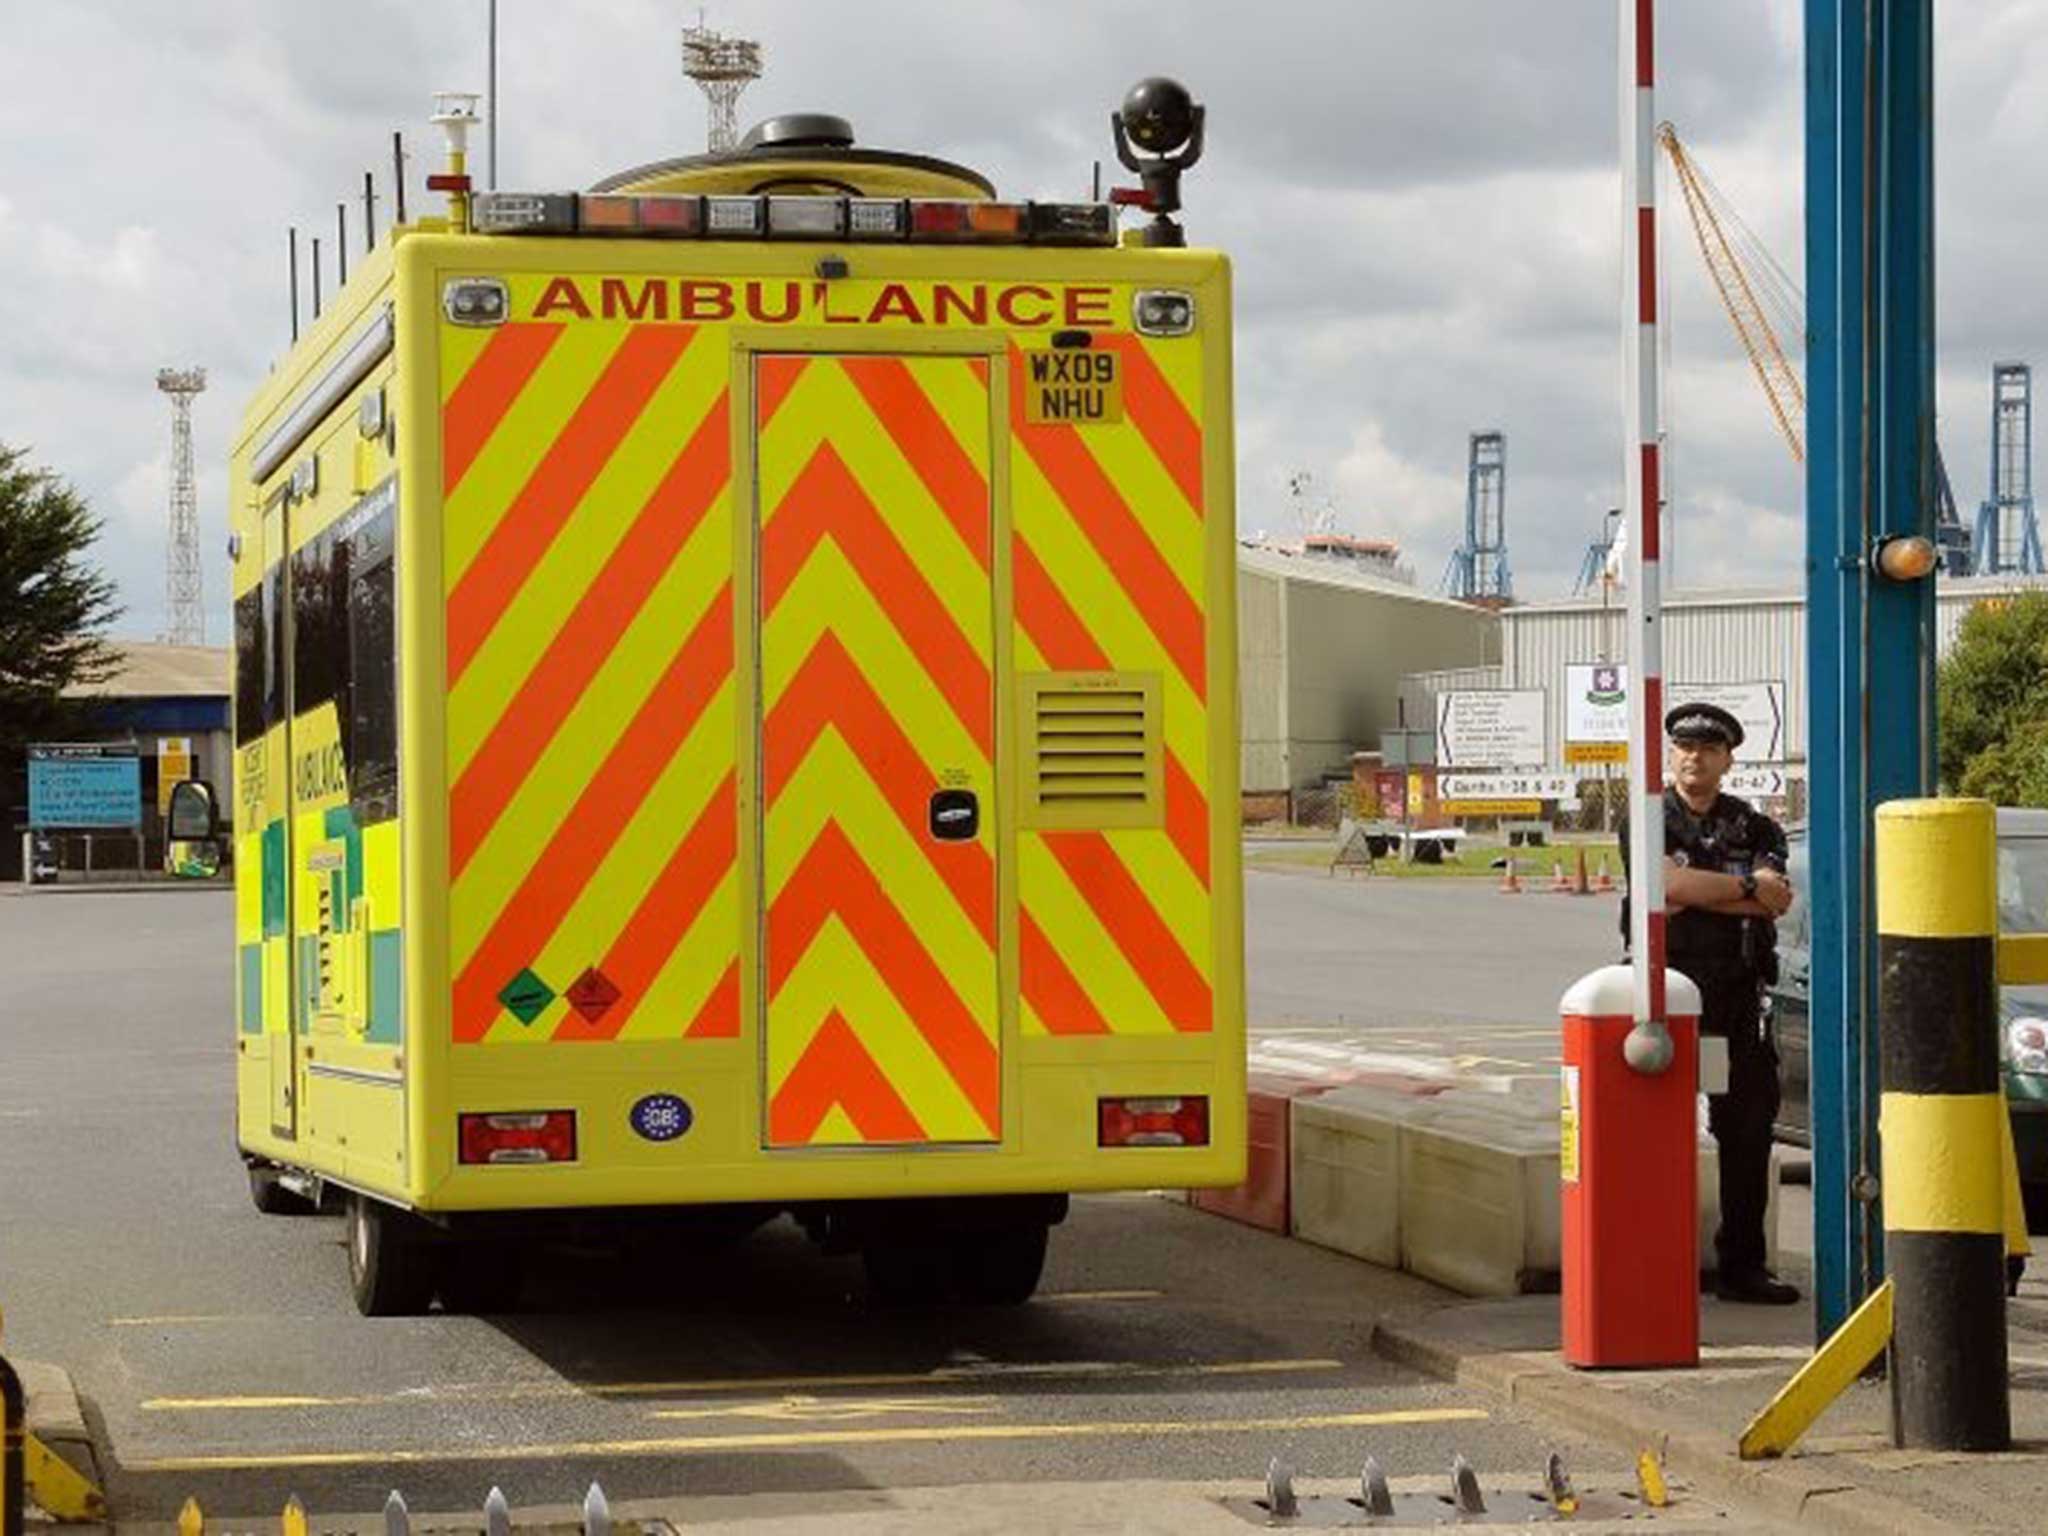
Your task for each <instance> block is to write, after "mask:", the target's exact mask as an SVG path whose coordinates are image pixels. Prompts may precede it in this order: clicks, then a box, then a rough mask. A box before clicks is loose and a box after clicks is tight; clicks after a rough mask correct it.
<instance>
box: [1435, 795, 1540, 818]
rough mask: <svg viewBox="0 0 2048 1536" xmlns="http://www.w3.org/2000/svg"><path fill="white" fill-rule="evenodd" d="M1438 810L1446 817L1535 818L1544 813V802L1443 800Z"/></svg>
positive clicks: (1497, 799) (1498, 799) (1493, 799)
mask: <svg viewBox="0 0 2048 1536" xmlns="http://www.w3.org/2000/svg"><path fill="white" fill-rule="evenodd" d="M1437 809H1438V810H1440V811H1442V812H1443V813H1444V814H1445V815H1446V816H1535V815H1538V814H1540V813H1541V812H1542V810H1543V802H1542V801H1541V800H1509V799H1500V798H1487V799H1473V800H1443V801H1439V802H1438V803H1437Z"/></svg>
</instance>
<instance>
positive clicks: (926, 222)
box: [910, 201, 968, 235]
mask: <svg viewBox="0 0 2048 1536" xmlns="http://www.w3.org/2000/svg"><path fill="white" fill-rule="evenodd" d="M967 228H968V226H967V205H966V204H965V203H938V202H923V201H917V202H913V203H912V204H911V205H910V232H911V233H912V234H913V235H964V234H966V233H967Z"/></svg>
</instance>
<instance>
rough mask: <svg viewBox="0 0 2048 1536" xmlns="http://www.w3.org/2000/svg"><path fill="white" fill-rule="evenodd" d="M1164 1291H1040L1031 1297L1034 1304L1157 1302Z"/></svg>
mask: <svg viewBox="0 0 2048 1536" xmlns="http://www.w3.org/2000/svg"><path fill="white" fill-rule="evenodd" d="M1165 1294H1166V1292H1164V1291H1042V1292H1040V1293H1039V1294H1038V1295H1036V1296H1034V1297H1032V1298H1031V1299H1032V1300H1033V1301H1034V1302H1037V1303H1038V1304H1039V1305H1041V1306H1043V1305H1044V1304H1045V1303H1047V1302H1049V1301H1051V1302H1064V1303H1067V1304H1070V1305H1071V1304H1073V1303H1077V1302H1087V1301H1157V1300H1158V1299H1159V1298H1160V1297H1162V1296H1164V1295H1165Z"/></svg>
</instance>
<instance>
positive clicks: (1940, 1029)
mask: <svg viewBox="0 0 2048 1536" xmlns="http://www.w3.org/2000/svg"><path fill="white" fill-rule="evenodd" d="M1997 857H1998V855H1997V831H1996V821H1995V818H1994V814H1993V811H1992V808H1991V806H1990V804H1989V803H1988V802H1986V801H1983V800H1894V801H1891V802H1889V803H1887V804H1885V805H1883V806H1880V807H1879V808H1878V812H1877V945H1878V997H1877V1012H1878V1028H1879V1060H1880V1062H1881V1063H1882V1066H1881V1076H1880V1078H1879V1082H1880V1084H1881V1085H1882V1087H1883V1091H1884V1102H1883V1108H1882V1110H1881V1112H1880V1117H1879V1120H1878V1134H1879V1139H1880V1141H1881V1143H1882V1146H1883V1167H1882V1175H1881V1176H1882V1185H1881V1188H1882V1191H1883V1199H1884V1230H1885V1239H1884V1240H1885V1263H1886V1268H1887V1269H1888V1270H1889V1271H1890V1273H1891V1276H1892V1283H1893V1288H1894V1293H1895V1295H1894V1302H1893V1308H1894V1310H1893V1327H1892V1356H1891V1374H1892V1404H1893V1411H1892V1437H1893V1439H1894V1440H1895V1441H1896V1442H1897V1443H1898V1444H1899V1445H1902V1446H1912V1447H1916V1448H1926V1449H1940V1450H1958V1451H2002V1450H2005V1449H2006V1448H2007V1447H2008V1446H2010V1445H2011V1443H2012V1406H2011V1399H2010V1396H2009V1393H2008V1387H2007V1382H2006V1341H2005V1236H2004V1233H2005V1206H2004V1199H2005V1186H2004V1165H2003V1162H2002V1157H2003V1142H2002V1140H2001V1122H2002V1121H2003V1119H2004V1116H2005V1106H2004V1101H2003V1099H2002V1098H2001V1097H2000V1095H1999V1091H1998V1076H1999V1068H1998V985H1997V963H1998V950H1997V946H1998V876H1997Z"/></svg>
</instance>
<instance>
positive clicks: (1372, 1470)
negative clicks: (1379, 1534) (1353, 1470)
mask: <svg viewBox="0 0 2048 1536" xmlns="http://www.w3.org/2000/svg"><path fill="white" fill-rule="evenodd" d="M1358 1491H1359V1493H1360V1495H1361V1496H1363V1498H1364V1499H1365V1512H1366V1513H1367V1514H1368V1515H1391V1514H1392V1513H1393V1512H1394V1496H1393V1494H1392V1493H1390V1492H1388V1491H1387V1474H1386V1473H1385V1472H1383V1471H1382V1470H1381V1469H1380V1464H1379V1459H1378V1458H1377V1457H1373V1456H1368V1457H1366V1458H1365V1470H1364V1471H1363V1472H1361V1473H1359V1474H1358Z"/></svg>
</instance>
